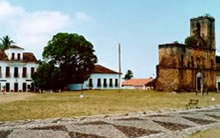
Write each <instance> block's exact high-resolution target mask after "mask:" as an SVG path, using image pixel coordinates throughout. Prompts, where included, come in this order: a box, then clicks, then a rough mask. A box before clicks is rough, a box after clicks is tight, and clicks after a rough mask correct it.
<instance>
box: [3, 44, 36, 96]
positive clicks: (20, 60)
mask: <svg viewBox="0 0 220 138" xmlns="http://www.w3.org/2000/svg"><path fill="white" fill-rule="evenodd" d="M37 67H38V62H37V60H36V57H35V56H34V54H33V53H28V52H24V49H23V48H21V47H18V46H15V45H13V46H9V47H8V48H7V49H5V50H4V51H0V90H1V91H2V90H6V92H26V91H34V84H33V81H32V75H33V74H34V72H35V71H36V69H37Z"/></svg>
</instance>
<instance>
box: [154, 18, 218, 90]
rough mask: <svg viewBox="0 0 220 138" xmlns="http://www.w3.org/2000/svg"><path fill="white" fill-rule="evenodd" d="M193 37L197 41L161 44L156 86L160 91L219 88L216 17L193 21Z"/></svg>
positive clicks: (191, 32)
mask: <svg viewBox="0 0 220 138" xmlns="http://www.w3.org/2000/svg"><path fill="white" fill-rule="evenodd" d="M190 26H191V28H190V36H193V37H194V38H195V39H196V40H197V44H194V45H185V44H178V43H173V44H163V45H159V65H157V78H156V81H155V82H156V84H155V87H156V89H157V90H161V91H203V90H205V91H206V90H207V91H214V90H215V89H216V59H215V51H216V47H215V19H214V18H213V17H210V16H200V17H197V18H193V19H191V20H190Z"/></svg>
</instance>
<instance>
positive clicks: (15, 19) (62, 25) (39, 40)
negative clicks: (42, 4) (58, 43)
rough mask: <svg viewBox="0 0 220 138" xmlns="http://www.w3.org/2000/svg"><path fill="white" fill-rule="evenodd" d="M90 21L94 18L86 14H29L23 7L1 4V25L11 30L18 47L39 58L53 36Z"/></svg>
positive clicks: (56, 12) (54, 12)
mask: <svg viewBox="0 0 220 138" xmlns="http://www.w3.org/2000/svg"><path fill="white" fill-rule="evenodd" d="M88 21H92V18H91V17H89V16H88V15H87V14H86V13H84V12H77V13H76V14H75V16H71V15H69V14H65V13H62V12H60V11H35V12H27V11H26V10H25V9H24V8H22V7H18V6H14V5H11V4H10V3H8V2H0V25H1V26H4V28H8V30H10V33H9V34H10V35H11V36H10V37H11V38H12V39H13V40H14V41H15V42H16V44H17V45H19V46H22V47H24V48H25V49H26V50H27V51H31V52H34V53H35V54H36V55H37V56H38V57H40V56H41V53H42V51H43V47H44V46H45V45H46V44H47V42H48V40H50V39H51V37H52V35H54V34H56V33H57V32H64V31H66V30H67V29H68V27H70V26H73V24H74V25H76V24H79V23H82V22H88ZM1 33H2V32H1ZM4 35H7V34H4ZM0 37H1V36H0Z"/></svg>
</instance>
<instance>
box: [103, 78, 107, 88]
mask: <svg viewBox="0 0 220 138" xmlns="http://www.w3.org/2000/svg"><path fill="white" fill-rule="evenodd" d="M103 86H104V87H107V79H104V84H103Z"/></svg>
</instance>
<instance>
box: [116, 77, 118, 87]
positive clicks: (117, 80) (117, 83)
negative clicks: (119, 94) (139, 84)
mask: <svg viewBox="0 0 220 138" xmlns="http://www.w3.org/2000/svg"><path fill="white" fill-rule="evenodd" d="M115 87H118V79H115Z"/></svg>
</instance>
